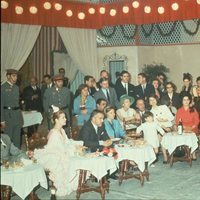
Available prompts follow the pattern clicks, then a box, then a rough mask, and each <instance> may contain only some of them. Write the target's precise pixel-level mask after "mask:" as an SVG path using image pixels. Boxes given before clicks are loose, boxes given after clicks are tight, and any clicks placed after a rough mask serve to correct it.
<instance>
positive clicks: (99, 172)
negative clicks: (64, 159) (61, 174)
mask: <svg viewBox="0 0 200 200" xmlns="http://www.w3.org/2000/svg"><path fill="white" fill-rule="evenodd" d="M80 169H82V170H87V171H89V172H90V173H91V174H92V175H93V176H95V177H96V178H97V179H98V180H100V179H101V178H102V177H104V176H105V175H106V174H107V171H108V170H110V174H112V173H113V172H114V171H115V170H117V166H116V162H115V161H114V158H112V157H104V156H99V157H95V158H85V157H79V156H77V157H71V158H70V164H69V174H70V177H69V178H70V180H72V179H74V177H75V176H78V175H79V173H78V171H79V170H80Z"/></svg>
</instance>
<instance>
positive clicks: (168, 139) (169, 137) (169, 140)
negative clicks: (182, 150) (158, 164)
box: [161, 133, 198, 155]
mask: <svg viewBox="0 0 200 200" xmlns="http://www.w3.org/2000/svg"><path fill="white" fill-rule="evenodd" d="M197 142H198V139H197V136H196V135H195V133H183V134H182V135H178V134H177V133H167V134H165V135H164V136H163V138H162V141H161V144H162V146H163V147H164V148H165V149H167V150H168V152H169V154H170V155H171V154H172V152H173V151H174V150H175V149H176V147H178V146H181V145H187V146H188V147H189V148H191V153H192V152H194V151H195V149H196V148H197V147H198V144H197Z"/></svg>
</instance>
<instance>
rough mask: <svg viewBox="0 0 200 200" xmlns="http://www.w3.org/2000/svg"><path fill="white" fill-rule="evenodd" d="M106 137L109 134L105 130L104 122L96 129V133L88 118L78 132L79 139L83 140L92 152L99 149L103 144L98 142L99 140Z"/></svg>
mask: <svg viewBox="0 0 200 200" xmlns="http://www.w3.org/2000/svg"><path fill="white" fill-rule="evenodd" d="M108 139H109V136H108V134H107V132H106V130H105V126H104V124H103V125H102V127H101V128H99V129H98V133H96V131H95V128H94V126H93V125H92V122H91V121H90V120H89V121H87V122H86V123H85V124H84V125H83V127H82V128H81V130H80V133H79V140H83V142H84V146H86V147H88V148H90V149H91V151H92V152H95V151H96V150H97V149H99V150H100V151H101V150H102V149H103V146H101V145H100V144H99V141H100V140H103V141H105V140H108Z"/></svg>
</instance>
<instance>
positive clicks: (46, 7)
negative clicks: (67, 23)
mask: <svg viewBox="0 0 200 200" xmlns="http://www.w3.org/2000/svg"><path fill="white" fill-rule="evenodd" d="M43 6H44V9H46V10H49V9H51V3H49V2H48V1H47V2H45V3H44V4H43Z"/></svg>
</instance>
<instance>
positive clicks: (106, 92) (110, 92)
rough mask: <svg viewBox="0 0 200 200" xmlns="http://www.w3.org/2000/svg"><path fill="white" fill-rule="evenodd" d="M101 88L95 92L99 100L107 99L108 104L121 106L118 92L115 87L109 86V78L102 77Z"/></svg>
mask: <svg viewBox="0 0 200 200" xmlns="http://www.w3.org/2000/svg"><path fill="white" fill-rule="evenodd" d="M99 83H100V86H101V89H100V90H99V91H98V92H96V93H95V94H94V99H95V100H96V101H97V100H98V99H105V100H106V101H107V104H108V105H110V106H112V107H114V108H117V109H118V108H120V107H121V105H120V103H119V101H118V99H117V94H116V92H115V89H114V88H112V87H109V80H108V79H107V78H101V79H100V81H99Z"/></svg>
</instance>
